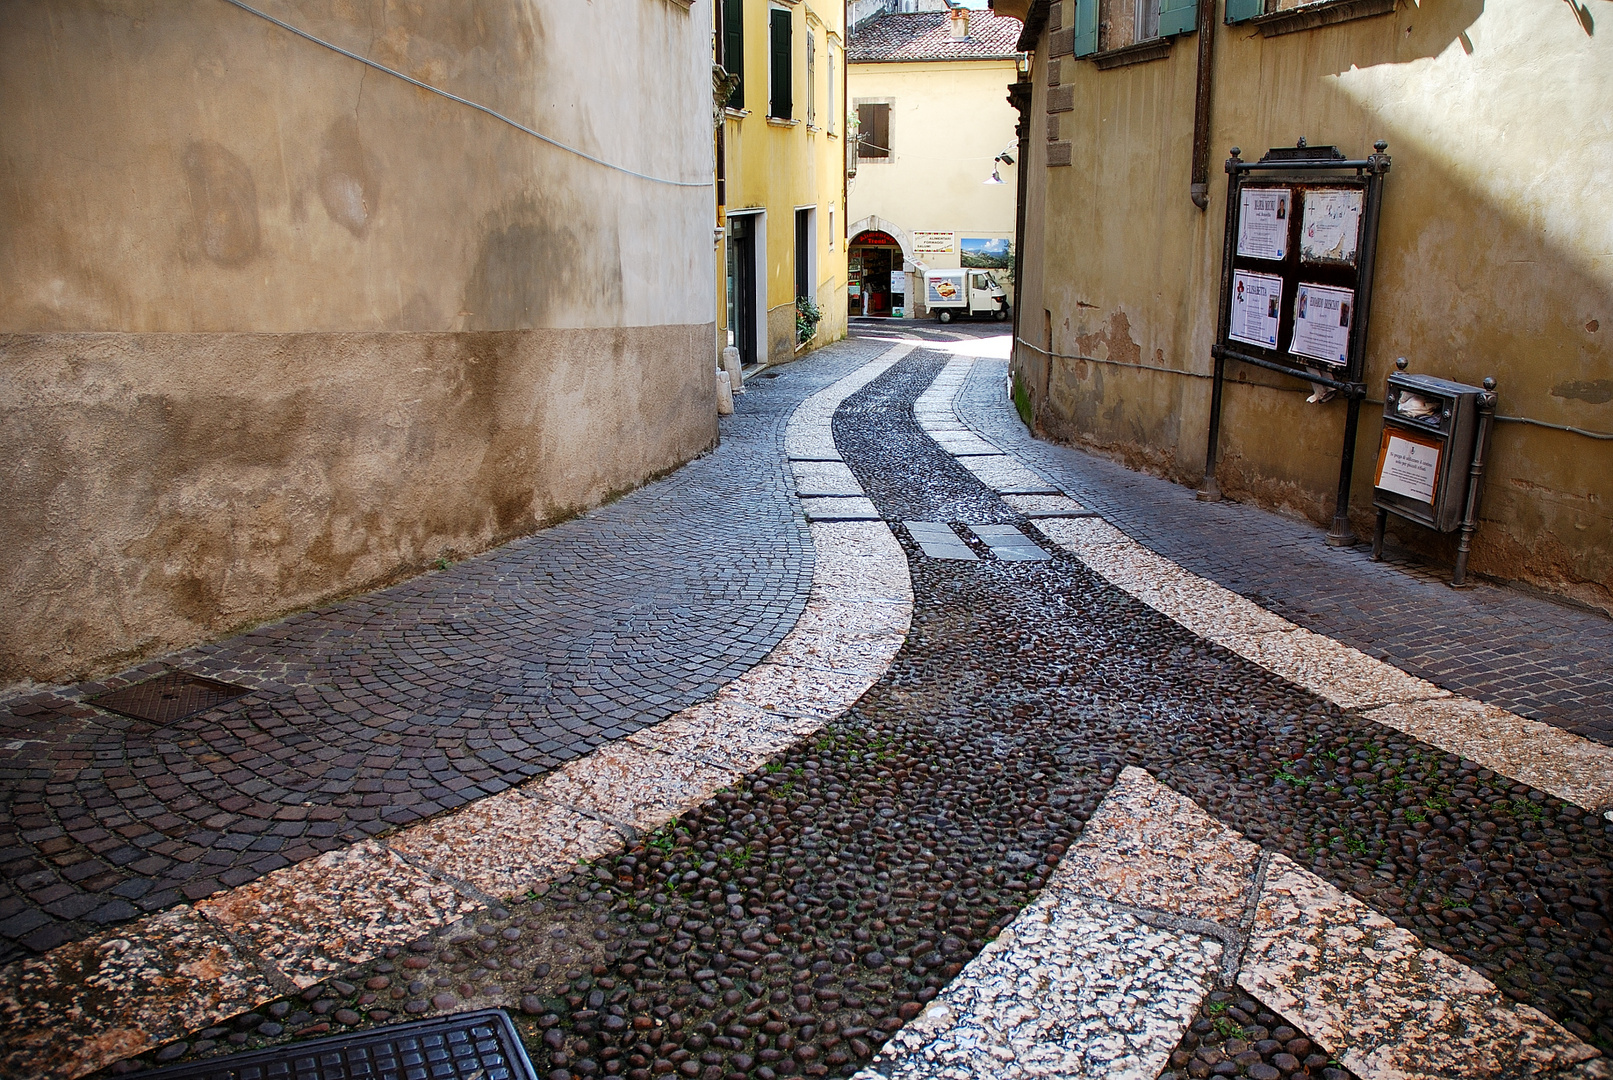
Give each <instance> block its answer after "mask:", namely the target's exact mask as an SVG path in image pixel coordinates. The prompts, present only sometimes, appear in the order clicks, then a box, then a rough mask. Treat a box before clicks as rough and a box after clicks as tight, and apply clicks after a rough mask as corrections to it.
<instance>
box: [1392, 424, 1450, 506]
mask: <svg viewBox="0 0 1613 1080" xmlns="http://www.w3.org/2000/svg"><path fill="white" fill-rule="evenodd" d="M1377 485H1378V487H1380V488H1382V489H1383V490H1384V491H1392V492H1394V493H1395V494H1396V495H1404V496H1405V497H1406V498H1408V499H1416V500H1417V501H1418V502H1425V503H1432V502H1433V501H1434V493H1435V491H1436V490H1437V488H1438V486H1439V446H1438V445H1437V444H1435V443H1430V442H1424V441H1422V440H1421V439H1412V438H1408V437H1406V436H1404V435H1401V434H1399V433H1398V432H1394V431H1385V432H1384V433H1383V448H1382V450H1380V451H1379V453H1378V479H1377Z"/></svg>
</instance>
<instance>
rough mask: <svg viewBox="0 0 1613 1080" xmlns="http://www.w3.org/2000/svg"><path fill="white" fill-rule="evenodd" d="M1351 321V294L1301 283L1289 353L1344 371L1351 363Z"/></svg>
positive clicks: (1352, 312)
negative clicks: (1343, 368)
mask: <svg viewBox="0 0 1613 1080" xmlns="http://www.w3.org/2000/svg"><path fill="white" fill-rule="evenodd" d="M1354 317H1355V292H1354V291H1353V290H1351V289H1335V288H1333V287H1332V286H1329V285H1307V284H1305V283H1303V282H1301V283H1300V286H1299V289H1298V290H1297V291H1296V292H1295V295H1294V340H1293V343H1292V344H1290V345H1289V346H1288V351H1289V352H1291V353H1293V354H1294V355H1295V356H1308V357H1310V358H1311V359H1313V360H1320V361H1322V363H1324V364H1333V365H1335V366H1338V367H1343V366H1344V365H1346V364H1348V363H1349V362H1350V320H1351V319H1352V318H1354Z"/></svg>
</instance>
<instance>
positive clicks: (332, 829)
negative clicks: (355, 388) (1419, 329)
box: [0, 323, 1613, 1080]
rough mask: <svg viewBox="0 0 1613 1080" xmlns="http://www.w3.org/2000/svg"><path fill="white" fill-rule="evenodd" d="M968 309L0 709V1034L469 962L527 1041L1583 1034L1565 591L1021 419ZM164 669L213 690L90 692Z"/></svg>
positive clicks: (1592, 1027) (1003, 1065)
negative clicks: (1410, 557)
mask: <svg viewBox="0 0 1613 1080" xmlns="http://www.w3.org/2000/svg"><path fill="white" fill-rule="evenodd" d="M1005 354H1006V338H1005V337H1003V336H1002V331H1001V330H1000V329H997V328H995V327H960V328H956V329H945V330H943V329H941V328H939V327H929V326H925V327H920V328H914V329H910V328H909V327H908V326H906V325H901V326H900V327H899V328H898V325H897V324H895V323H890V324H877V323H869V324H864V325H862V326H861V327H858V328H854V332H853V336H852V338H851V339H849V340H848V341H846V342H844V343H842V344H840V345H836V346H832V347H828V348H825V349H822V350H820V351H819V352H817V353H815V354H813V355H812V356H810V357H808V358H806V359H803V360H801V361H798V362H797V363H795V364H793V365H790V366H787V367H785V368H782V369H780V370H779V371H777V372H774V371H767V372H765V373H763V375H762V377H760V378H752V379H750V380H749V382H748V387H747V390H746V392H745V393H744V394H743V395H742V396H740V397H739V398H738V411H737V413H736V415H734V416H733V417H730V418H727V419H725V420H724V421H723V427H722V441H721V445H720V446H719V447H718V448H717V449H716V450H714V451H713V452H712V453H711V454H709V455H707V456H706V457H704V458H701V459H700V460H698V461H696V462H694V463H691V464H690V465H688V466H686V467H684V468H683V469H682V470H680V471H678V472H677V473H675V474H673V475H672V476H670V477H667V478H666V479H663V480H661V481H659V482H656V483H653V484H650V485H648V486H646V487H645V488H643V489H641V490H639V491H636V492H634V493H632V494H630V495H628V496H625V497H624V498H622V499H620V500H618V501H617V502H615V503H613V504H611V505H609V506H607V507H605V508H603V509H601V510H598V511H595V512H593V513H590V514H587V515H584V516H583V517H582V518H579V519H576V520H574V521H570V522H567V523H564V524H562V525H559V526H557V527H555V528H552V529H549V530H546V531H544V532H541V533H539V534H536V535H534V536H532V537H529V538H527V539H524V540H520V541H517V542H515V543H512V544H509V545H506V546H504V547H502V548H499V549H497V550H495V551H493V552H490V553H488V554H487V555H484V556H480V557H477V558H474V559H469V560H466V561H465V562H462V563H459V564H456V565H453V566H451V567H448V568H446V569H443V570H440V571H437V572H434V573H431V574H428V575H426V576H424V577H421V578H418V579H415V580H413V581H410V582H406V583H404V584H402V585H399V586H396V587H394V588H391V589H386V590H382V591H380V592H377V593H373V594H368V595H366V596H362V597H358V598H354V599H352V600H349V601H345V602H342V603H339V604H335V605H331V606H329V607H326V608H322V609H319V610H317V611H312V612H308V613H305V614H303V615H299V616H294V617H292V618H290V619H286V620H282V621H280V622H278V623H274V624H271V625H269V626H265V627H261V628H258V629H256V630H253V631H250V632H248V633H246V634H243V635H241V636H239V637H237V638H233V639H230V640H227V641H224V642H221V643H218V644H216V645H209V646H203V647H199V648H197V649H193V650H190V651H187V652H185V653H182V654H178V655H175V656H172V657H169V658H166V659H165V660H163V661H161V662H159V663H155V664H151V665H146V666H144V667H142V668H141V669H139V670H138V671H133V672H128V673H125V675H123V676H120V678H119V679H116V680H108V681H106V682H104V683H99V684H95V685H80V686H75V687H59V688H51V689H48V690H41V691H40V692H37V693H33V694H30V695H28V696H25V697H18V698H14V699H11V700H10V701H7V702H5V703H4V710H5V711H4V713H3V716H0V724H3V727H0V735H3V737H4V738H5V739H6V740H9V741H8V742H5V743H0V784H3V785H4V796H3V800H0V802H3V805H4V815H5V816H4V817H3V818H0V822H3V827H4V828H5V829H6V830H8V835H7V836H6V837H5V838H4V846H5V862H4V868H3V869H4V881H3V883H0V889H3V890H4V891H3V892H0V904H3V905H4V906H3V907H0V918H3V920H4V921H3V922H0V934H4V936H5V940H6V941H7V943H8V944H7V946H6V948H8V949H9V950H10V951H9V952H8V953H6V954H5V956H4V957H3V959H5V960H7V961H9V964H8V966H7V967H5V969H4V970H3V972H0V1010H3V1017H4V1028H5V1030H6V1032H7V1034H6V1035H5V1037H4V1046H3V1049H0V1063H3V1065H0V1068H3V1069H4V1073H5V1075H7V1076H18V1077H21V1076H39V1075H63V1076H74V1077H76V1076H82V1075H89V1074H92V1073H98V1072H101V1071H103V1070H104V1071H105V1072H106V1073H107V1074H109V1075H110V1074H117V1073H121V1072H127V1071H132V1070H134V1069H135V1068H139V1067H150V1066H153V1065H158V1064H166V1063H172V1062H181V1063H182V1062H191V1063H196V1062H200V1061H203V1060H209V1059H211V1058H212V1057H214V1056H216V1055H221V1054H226V1053H230V1052H234V1051H238V1050H241V1049H251V1048H262V1047H267V1046H274V1045H279V1044H282V1043H285V1042H289V1041H292V1040H296V1039H303V1038H311V1037H315V1036H319V1035H326V1034H330V1033H333V1032H343V1031H357V1030H361V1029H368V1028H372V1027H375V1026H378V1025H385V1024H388V1023H392V1022H396V1021H399V1020H405V1019H413V1018H418V1017H423V1016H432V1015H443V1014H451V1013H455V1012H459V1011H462V1010H466V1009H471V1008H484V1007H490V1006H497V1007H503V1008H507V1009H510V1010H511V1011H512V1012H513V1013H515V1014H517V1025H518V1027H519V1029H520V1032H521V1035H522V1037H523V1039H524V1041H525V1043H526V1046H527V1049H528V1052H529V1054H530V1055H531V1057H532V1059H533V1061H534V1063H535V1065H536V1066H537V1068H538V1071H539V1073H540V1075H543V1076H546V1077H547V1078H548V1080H596V1078H600V1077H610V1078H617V1077H621V1078H625V1080H652V1078H656V1077H662V1076H675V1077H685V1078H688V1080H751V1078H754V1080H777V1078H779V1077H789V1076H810V1077H817V1076H841V1077H849V1076H854V1075H858V1074H861V1076H862V1077H863V1078H864V1080H875V1077H876V1074H877V1075H878V1076H882V1077H888V1078H891V1080H897V1078H904V1080H905V1078H909V1077H912V1078H917V1077H932V1076H960V1077H962V1076H970V1077H1031V1076H1068V1077H1121V1076H1125V1077H1138V1078H1141V1080H1157V1078H1162V1077H1171V1078H1173V1080H1174V1078H1178V1077H1194V1078H1202V1077H1206V1076H1211V1075H1216V1076H1246V1077H1249V1078H1252V1080H1279V1078H1287V1077H1297V1078H1301V1080H1308V1078H1315V1080H1346V1078H1349V1077H1360V1078H1362V1080H1373V1078H1379V1077H1382V1078H1385V1080H1387V1078H1390V1077H1405V1078H1416V1077H1430V1078H1431V1077H1455V1076H1461V1077H1523V1076H1539V1077H1606V1076H1613V1069H1610V1068H1609V1067H1608V1065H1607V1061H1608V1059H1607V1058H1605V1057H1603V1056H1602V1054H1603V1052H1613V925H1610V924H1613V823H1610V822H1609V820H1607V819H1605V818H1604V817H1603V812H1604V811H1607V810H1609V808H1610V807H1613V769H1610V766H1613V748H1610V745H1609V744H1613V719H1610V717H1613V629H1610V624H1609V622H1608V620H1607V619H1605V618H1603V617H1601V616H1599V615H1594V614H1590V613H1587V612H1583V611H1580V610H1578V609H1574V608H1568V607H1562V606H1558V605H1554V604H1551V603H1549V602H1547V601H1544V600H1540V599H1536V598H1534V597H1531V596H1527V595H1523V594H1520V593H1517V592H1515V591H1511V590H1508V589H1505V588H1502V587H1498V586H1492V585H1487V584H1481V585H1480V586H1479V587H1477V588H1475V589H1472V590H1470V591H1466V592H1453V591H1451V590H1449V589H1448V588H1446V587H1445V586H1444V585H1443V584H1440V583H1439V581H1438V578H1437V577H1436V574H1435V572H1434V571H1432V570H1428V569H1424V568H1420V567H1417V566H1415V565H1413V564H1411V563H1409V562H1408V561H1405V560H1402V561H1400V562H1396V563H1391V564H1373V563H1371V562H1369V561H1367V559H1366V558H1365V556H1364V555H1363V554H1362V553H1361V552H1360V551H1358V550H1357V551H1335V550H1332V549H1328V548H1327V547H1326V546H1325V545H1324V543H1323V541H1322V534H1321V532H1320V531H1319V530H1316V529H1314V528H1313V527H1312V526H1310V525H1308V524H1302V523H1298V522H1294V521H1290V520H1287V519H1283V518H1278V517H1275V516H1273V515H1269V514H1265V513H1262V512H1260V511H1258V510H1253V509H1250V508H1247V507H1242V506H1237V505H1234V504H1220V505H1205V504H1200V503H1197V502H1195V501H1194V500H1193V498H1192V493H1191V491H1188V490H1187V489H1183V488H1180V487H1177V486H1174V485H1171V484H1168V483H1166V482H1164V481H1159V480H1156V479H1153V478H1150V477H1147V476H1142V475H1139V474H1136V473H1132V472H1129V471H1127V470H1125V469H1123V468H1121V467H1119V466H1117V465H1115V464H1113V463H1111V462H1108V461H1105V460H1102V459H1099V458H1096V457H1093V456H1091V455H1088V454H1085V453H1082V452H1080V451H1077V450H1073V449H1070V448H1065V447H1059V446H1055V445H1051V444H1048V443H1045V442H1040V441H1038V440H1036V439H1034V438H1032V437H1031V436H1030V435H1029V434H1028V433H1027V432H1026V431H1025V429H1024V427H1023V425H1022V424H1021V423H1020V421H1019V420H1018V418H1017V417H1016V416H1015V414H1014V411H1013V406H1012V404H1011V403H1010V402H1009V400H1008V398H1007V394H1006V392H1005V388H1004V375H1005V364H1004V362H1003V360H1002V359H1001V357H1002V356H1004V355H1005ZM1273 552H1277V553H1280V555H1281V558H1280V559H1273V558H1267V557H1266V556H1268V555H1269V554H1271V553H1273ZM169 669H182V670H185V671H190V672H194V673H198V674H203V675H206V676H208V677H210V678H214V679H219V680H223V681H227V682H231V683H235V684H239V685H242V686H246V687H248V688H250V690H251V693H249V694H248V695H247V696H245V697H242V698H239V699H237V700H236V701H234V702H232V703H230V704H228V705H225V706H222V707H220V708H218V709H215V710H211V711H208V712H204V713H201V714H198V715H196V716H193V717H191V718H189V719H186V720H183V721H181V722H180V723H178V724H175V725H173V726H171V727H167V728H152V727H151V726H149V725H143V724H140V723H138V722H135V721H131V720H128V719H126V718H122V717H119V716H116V715H114V714H111V713H108V712H106V711H104V710H100V709H97V708H96V707H94V706H93V705H91V704H89V703H88V700H87V699H89V698H91V697H94V696H95V695H97V694H98V693H101V692H103V691H104V690H106V689H110V688H115V687H117V686H121V685H126V684H129V683H132V682H135V681H138V680H139V679H143V678H145V677H147V676H149V675H151V674H155V673H158V672H160V671H165V670H169Z"/></svg>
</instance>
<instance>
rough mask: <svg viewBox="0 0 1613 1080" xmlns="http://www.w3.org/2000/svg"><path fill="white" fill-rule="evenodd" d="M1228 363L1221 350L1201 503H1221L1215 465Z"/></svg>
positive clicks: (1199, 495) (1217, 356)
mask: <svg viewBox="0 0 1613 1080" xmlns="http://www.w3.org/2000/svg"><path fill="white" fill-rule="evenodd" d="M1226 370H1227V362H1226V360H1225V359H1223V358H1222V356H1221V352H1220V350H1219V349H1217V350H1216V352H1215V381H1214V382H1213V383H1212V384H1211V386H1210V441H1209V445H1208V446H1207V447H1206V448H1205V450H1204V479H1203V480H1201V481H1200V482H1199V490H1198V493H1197V494H1196V495H1195V496H1194V498H1196V499H1198V501H1199V502H1220V501H1221V484H1220V482H1219V481H1217V480H1216V478H1215V464H1216V461H1217V459H1218V458H1219V457H1220V446H1221V383H1222V381H1223V380H1224V379H1225V377H1226Z"/></svg>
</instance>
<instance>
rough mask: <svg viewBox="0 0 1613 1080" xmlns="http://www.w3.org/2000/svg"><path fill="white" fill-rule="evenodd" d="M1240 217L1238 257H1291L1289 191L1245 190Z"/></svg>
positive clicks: (1291, 196) (1273, 189)
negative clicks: (1289, 243)
mask: <svg viewBox="0 0 1613 1080" xmlns="http://www.w3.org/2000/svg"><path fill="white" fill-rule="evenodd" d="M1240 195H1241V199H1242V202H1241V205H1240V207H1239V209H1240V213H1239V214H1238V254H1239V255H1245V256H1248V257H1249V258H1251V259H1286V258H1287V257H1288V206H1289V203H1290V201H1291V200H1292V199H1293V197H1294V193H1293V192H1292V191H1291V190H1289V189H1288V188H1248V187H1246V188H1244V189H1243V190H1242V192H1240Z"/></svg>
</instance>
